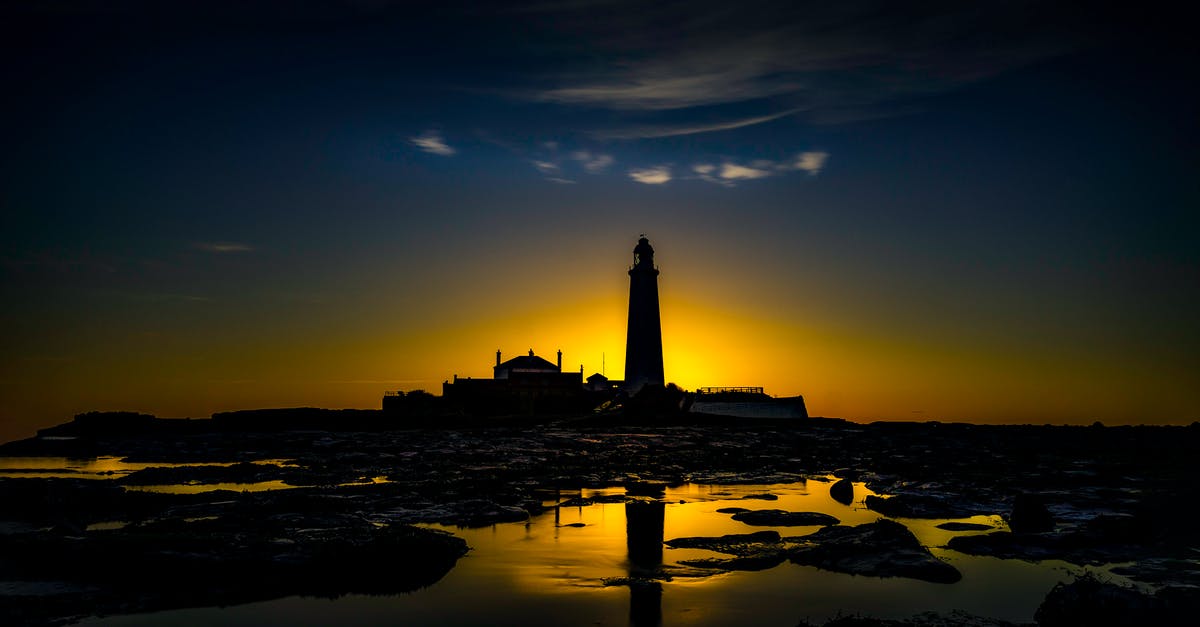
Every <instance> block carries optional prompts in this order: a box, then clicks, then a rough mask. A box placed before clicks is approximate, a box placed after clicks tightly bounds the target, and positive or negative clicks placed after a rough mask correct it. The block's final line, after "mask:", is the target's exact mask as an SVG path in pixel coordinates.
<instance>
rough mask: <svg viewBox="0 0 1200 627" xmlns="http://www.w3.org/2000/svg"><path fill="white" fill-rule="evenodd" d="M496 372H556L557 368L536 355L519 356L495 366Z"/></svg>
mask: <svg viewBox="0 0 1200 627" xmlns="http://www.w3.org/2000/svg"><path fill="white" fill-rule="evenodd" d="M496 370H554V371H557V370H558V366H556V365H554V364H552V363H550V362H548V361H546V360H545V359H542V358H541V357H538V356H536V355H521V356H520V357H513V358H512V359H510V360H508V361H506V362H504V363H502V364H500V365H499V366H496Z"/></svg>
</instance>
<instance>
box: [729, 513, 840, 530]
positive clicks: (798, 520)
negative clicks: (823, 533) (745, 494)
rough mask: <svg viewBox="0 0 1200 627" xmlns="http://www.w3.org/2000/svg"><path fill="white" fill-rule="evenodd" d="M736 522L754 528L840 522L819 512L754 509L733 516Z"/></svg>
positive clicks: (823, 524)
mask: <svg viewBox="0 0 1200 627" xmlns="http://www.w3.org/2000/svg"><path fill="white" fill-rule="evenodd" d="M733 519H734V520H736V521H738V522H743V523H746V524H747V525H753V526H755V527H808V526H813V525H821V526H827V525H836V524H838V523H839V522H841V521H840V520H838V519H837V518H836V517H834V516H830V515H829V514H822V513H821V512H788V511H784V510H782V509H756V510H750V511H747V512H738V513H736V514H734V515H733Z"/></svg>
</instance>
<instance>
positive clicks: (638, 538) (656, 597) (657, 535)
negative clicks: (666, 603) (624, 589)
mask: <svg viewBox="0 0 1200 627" xmlns="http://www.w3.org/2000/svg"><path fill="white" fill-rule="evenodd" d="M666 512H667V509H666V503H663V502H662V501H658V500H654V501H643V500H637V501H630V502H628V503H626V504H625V544H626V547H627V548H628V552H629V553H628V555H629V579H630V583H629V624H630V625H631V626H632V627H658V626H659V625H662V584H661V583H659V582H658V581H651V580H649V578H650V577H653V576H654V575H655V574H657V573H658V571H659V570H660V569H661V567H662V558H663V523H664V521H665V520H666Z"/></svg>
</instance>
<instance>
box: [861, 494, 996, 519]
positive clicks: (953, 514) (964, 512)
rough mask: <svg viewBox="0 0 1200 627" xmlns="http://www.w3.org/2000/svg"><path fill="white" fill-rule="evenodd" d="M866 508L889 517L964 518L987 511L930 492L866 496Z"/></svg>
mask: <svg viewBox="0 0 1200 627" xmlns="http://www.w3.org/2000/svg"><path fill="white" fill-rule="evenodd" d="M864 502H865V503H866V505H867V509H869V510H872V511H876V512H879V513H880V514H883V515H884V516H888V517H891V518H966V517H968V516H974V515H975V514H986V513H988V512H980V511H976V508H973V507H970V506H967V505H963V504H960V503H956V502H954V501H953V500H951V497H949V496H942V495H932V494H897V495H896V496H893V497H890V498H883V497H881V496H875V495H874V494H872V495H869V496H867V498H866V499H865V500H864Z"/></svg>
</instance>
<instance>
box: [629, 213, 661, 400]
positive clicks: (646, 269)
mask: <svg viewBox="0 0 1200 627" xmlns="http://www.w3.org/2000/svg"><path fill="white" fill-rule="evenodd" d="M647 383H655V384H658V385H662V384H663V383H665V378H664V377H663V350H662V324H661V322H660V321H659V317H658V268H655V267H654V249H653V248H651V247H650V240H648V239H646V236H645V235H643V236H642V238H641V239H639V240H638V243H637V246H636V247H635V248H634V249H633V267H632V268H630V269H629V331H628V333H627V334H626V336H625V389H626V390H628V391H629V392H631V393H635V392H637V391H638V390H640V389H642V386H644V385H646V384H647Z"/></svg>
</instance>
